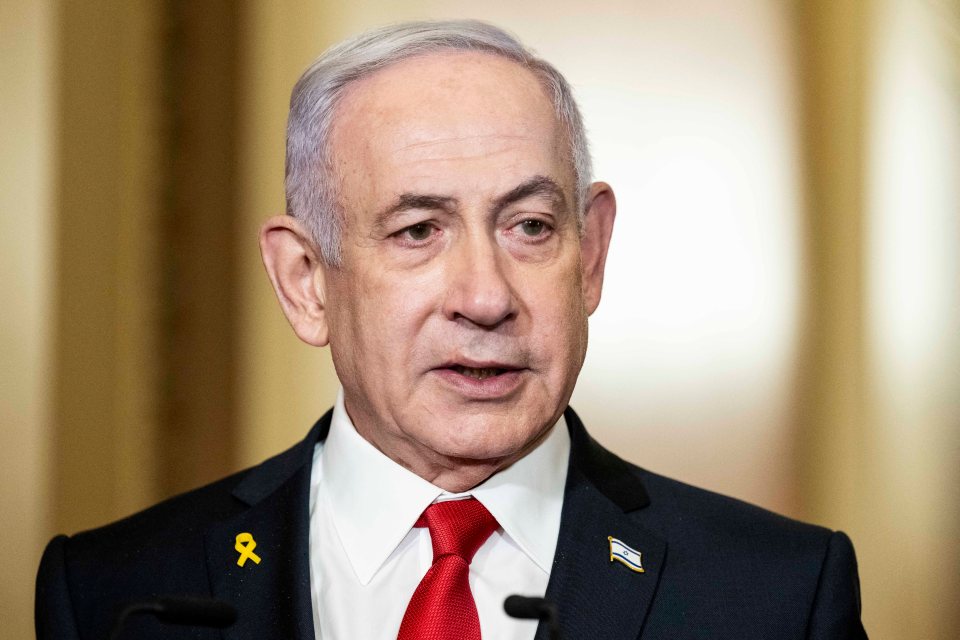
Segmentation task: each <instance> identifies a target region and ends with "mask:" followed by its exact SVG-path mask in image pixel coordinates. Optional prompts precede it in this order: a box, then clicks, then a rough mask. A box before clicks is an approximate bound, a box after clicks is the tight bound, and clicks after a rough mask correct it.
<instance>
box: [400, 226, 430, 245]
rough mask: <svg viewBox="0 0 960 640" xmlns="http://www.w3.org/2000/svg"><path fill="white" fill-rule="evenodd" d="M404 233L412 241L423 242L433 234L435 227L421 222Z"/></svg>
mask: <svg viewBox="0 0 960 640" xmlns="http://www.w3.org/2000/svg"><path fill="white" fill-rule="evenodd" d="M403 233H404V234H405V235H406V236H407V237H408V238H410V239H411V240H415V241H417V242H422V241H424V240H426V239H427V238H429V237H430V235H431V234H432V233H433V227H432V226H430V225H429V224H427V223H425V222H421V223H419V224H415V225H413V226H410V227H407V228H406V229H404V230H403Z"/></svg>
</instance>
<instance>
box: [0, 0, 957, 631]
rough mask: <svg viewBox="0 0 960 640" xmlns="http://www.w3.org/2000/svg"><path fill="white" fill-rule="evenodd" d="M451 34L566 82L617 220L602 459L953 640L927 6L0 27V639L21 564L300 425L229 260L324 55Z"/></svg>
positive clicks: (607, 6) (953, 306)
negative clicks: (513, 38)
mask: <svg viewBox="0 0 960 640" xmlns="http://www.w3.org/2000/svg"><path fill="white" fill-rule="evenodd" d="M453 16H460V17H477V18H483V19H487V20H491V21H493V22H496V23H498V24H500V25H501V26H504V27H506V28H508V29H509V30H511V31H513V32H514V33H516V34H517V35H519V36H520V37H521V38H522V39H523V40H524V41H525V42H526V43H527V44H529V45H531V46H532V47H534V48H535V49H537V50H538V51H539V52H540V53H541V54H542V55H543V56H544V57H546V58H547V59H549V60H551V61H552V62H554V63H555V64H557V66H558V67H559V68H560V69H561V70H562V71H564V72H565V73H566V75H567V76H568V78H569V79H570V80H571V82H572V84H573V85H574V87H575V90H576V92H577V95H578V97H579V99H580V102H581V105H582V107H583V108H584V111H585V117H586V122H587V126H588V129H589V133H590V137H591V140H592V144H593V151H594V156H595V158H596V167H597V172H596V173H597V177H598V178H601V179H604V180H608V181H609V182H611V183H612V184H613V186H614V188H615V189H616V190H617V194H618V200H619V204H620V216H619V218H618V221H617V228H616V232H615V238H614V244H613V247H612V249H611V256H610V266H609V269H610V271H609V274H608V282H607V288H606V290H605V292H604V293H605V295H604V301H603V303H602V304H601V307H600V310H599V311H598V312H597V314H596V315H595V316H594V317H593V319H592V321H591V350H590V353H589V355H588V360H587V363H586V365H585V369H584V373H583V375H582V377H581V381H580V384H579V386H578V388H577V391H576V393H575V396H574V402H573V404H574V406H575V407H576V408H577V409H578V411H579V412H580V413H581V415H583V417H584V419H585V421H586V423H587V425H589V426H590V428H591V430H592V431H593V433H594V435H595V436H596V437H597V438H598V439H600V440H601V441H602V442H604V443H606V444H607V445H609V446H611V447H612V448H614V449H615V450H617V451H618V452H620V453H621V454H622V455H624V456H625V457H627V458H629V459H631V460H633V461H635V462H637V463H639V464H641V465H644V466H646V467H649V468H651V469H653V470H655V471H658V472H661V473H666V474H669V475H673V476H676V477H679V478H681V479H684V480H687V481H689V482H692V483H695V484H698V485H702V486H706V487H708V488H712V489H715V490H718V491H721V492H725V493H729V494H732V495H735V496H738V497H740V498H743V499H746V500H750V501H753V502H756V503H758V504H761V505H763V506H766V507H768V508H771V509H774V510H777V511H780V512H782V513H786V514H788V515H791V516H794V517H798V518H803V519H806V520H810V521H813V522H817V523H820V524H824V525H826V526H829V527H832V528H838V529H843V530H845V531H847V532H848V533H849V534H850V535H851V537H852V538H853V540H854V543H855V545H856V548H857V552H858V555H859V559H860V572H861V583H862V589H863V603H864V614H863V615H864V620H865V623H866V626H867V629H868V631H869V632H870V633H871V636H872V637H876V638H910V639H914V638H924V639H926V638H930V639H944V640H946V639H948V638H949V639H952V638H957V637H960V614H958V610H960V607H958V604H960V551H958V549H960V507H958V505H960V3H957V2H956V1H955V0H941V1H938V0H859V1H855V0H809V1H804V2H800V1H797V2H787V1H775V0H724V1H723V2H708V1H706V0H648V1H627V0H607V1H602V0H601V1H598V2H591V3H586V2H571V1H558V2H550V3H534V2H529V3H524V2H516V1H515V0H512V1H509V2H505V1H499V0H497V1H491V2H485V3H475V2H466V1H460V0H447V1H444V2H440V1H429V0H409V1H404V2H375V3H360V2H355V3H354V2H351V3H329V2H316V1H312V2H311V1H309V0H278V1H267V0H249V1H247V2H242V3H236V2H230V1H228V0H206V1H204V2H190V1H188V0H129V1H121V0H93V1H87V2H78V1H66V0H65V1H60V2H58V1H55V0H4V2H2V3H0V115H2V118H0V140H2V147H0V149H2V152H0V274H2V277H0V301H2V307H3V311H2V313H0V410H2V414H0V424H2V431H0V514H2V518H3V520H4V521H5V522H6V525H5V529H4V531H3V554H4V555H3V571H0V620H3V625H2V626H0V637H2V638H10V639H11V640H12V639H14V638H25V637H30V635H31V634H32V600H33V580H34V574H35V570H36V566H37V563H38V561H39V557H40V553H41V551H42V548H43V545H44V543H45V542H46V540H47V539H48V538H49V537H50V536H51V535H53V534H55V533H57V532H75V531H78V530H80V529H83V528H88V527H92V526H96V525H99V524H103V523H105V522H107V521H110V520H112V519H115V518H117V517H120V516H123V515H125V514H128V513H130V512H132V511H134V510H137V509H140V508H142V507H144V506H146V505H148V504H151V503H153V502H155V501H157V500H159V499H161V498H163V497H166V496H169V495H172V494H173V493H176V492H179V491H183V490H186V489H188V488H190V487H193V486H196V485H198V484H201V483H203V482H206V481H208V480H212V479H214V478H216V477H219V476H222V475H224V474H226V473H228V472H230V471H232V470H235V469H239V468H241V467H243V466H246V465H249V464H252V463H255V462H257V461H259V460H261V459H263V458H265V457H267V456H269V455H271V454H273V453H275V452H278V451H280V450H281V449H283V448H285V447H287V446H289V445H290V444H292V443H293V442H295V441H296V440H297V439H299V438H300V437H302V435H303V434H304V433H305V431H306V430H307V428H308V427H309V426H310V424H312V421H313V420H314V419H315V418H316V417H317V416H319V415H320V414H321V413H322V412H323V411H324V410H325V409H326V408H327V406H328V405H329V404H330V403H331V402H332V399H333V397H334V393H335V391H336V380H335V378H334V376H333V374H332V368H331V366H330V363H329V358H328V355H327V353H326V352H325V351H323V352H319V351H315V350H312V349H310V348H308V347H305V346H303V345H301V344H299V343H298V342H297V341H296V339H295V337H294V336H293V333H292V332H291V331H290V330H289V329H288V327H287V326H286V324H285V321H284V320H283V318H282V316H281V314H280V312H279V309H278V307H277V306H276V304H275V302H274V300H273V295H272V292H271V291H270V289H269V287H268V283H267V280H266V277H265V276H264V275H263V274H262V272H261V267H260V263H259V255H258V251H257V247H256V238H255V234H256V229H257V226H258V223H259V222H260V221H261V220H263V219H264V218H265V217H267V216H268V215H270V214H274V213H277V212H280V211H282V210H283V191H282V178H283V128H284V124H285V118H286V103H287V99H288V95H289V91H290V88H291V86H292V84H293V82H294V81H295V80H296V78H297V76H298V75H299V73H300V71H301V70H302V69H303V68H304V67H305V66H306V65H307V63H308V62H309V61H310V60H311V59H313V58H314V57H315V56H316V55H318V54H319V53H320V52H321V51H322V50H323V49H325V48H326V47H327V46H329V45H330V44H332V43H334V42H336V41H338V40H340V39H341V38H343V37H345V36H347V35H349V34H352V33H355V32H356V31H359V30H361V29H364V28H367V27H370V26H375V25H379V24H383V23H386V22H391V21H396V20H401V19H408V18H424V17H426V18H442V17H453Z"/></svg>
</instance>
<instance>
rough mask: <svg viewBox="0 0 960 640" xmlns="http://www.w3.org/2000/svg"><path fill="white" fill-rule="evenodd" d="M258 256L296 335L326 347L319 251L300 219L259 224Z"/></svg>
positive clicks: (323, 284)
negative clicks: (261, 259)
mask: <svg viewBox="0 0 960 640" xmlns="http://www.w3.org/2000/svg"><path fill="white" fill-rule="evenodd" d="M260 256H261V257H262V258H263V266H264V267H266V269H267V276H269V277H270V283H271V284H273V290H274V291H275V292H276V294H277V299H278V300H279V301H280V307H281V308H282V309H283V314H284V315H285V316H287V320H288V321H289V322H290V326H291V327H293V330H294V332H296V334H297V336H298V337H299V338H300V339H301V340H303V341H304V342H306V343H307V344H310V345H313V346H315V347H323V346H326V345H327V343H328V342H329V341H330V340H329V333H330V332H329V327H328V325H327V314H326V297H327V295H326V282H325V279H324V273H323V268H322V267H323V265H322V264H321V262H320V255H319V252H318V251H317V250H316V248H315V247H314V244H313V241H312V240H311V239H310V235H309V234H308V233H307V231H306V229H304V227H303V225H302V224H300V221H299V220H297V219H296V218H294V217H292V216H274V217H273V218H270V219H269V220H267V221H266V222H264V223H263V226H261V227H260Z"/></svg>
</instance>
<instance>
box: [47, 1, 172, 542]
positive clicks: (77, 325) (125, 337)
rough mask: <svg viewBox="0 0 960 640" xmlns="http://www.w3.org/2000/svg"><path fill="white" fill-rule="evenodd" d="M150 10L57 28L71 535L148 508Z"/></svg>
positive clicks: (63, 425) (59, 433) (63, 481)
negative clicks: (79, 530)
mask: <svg viewBox="0 0 960 640" xmlns="http://www.w3.org/2000/svg"><path fill="white" fill-rule="evenodd" d="M158 9H159V6H158V3H156V2H151V1H150V0H134V1H122V0H100V1H98V2H63V3H61V4H60V15H59V23H58V25H59V30H58V36H57V37H58V40H59V54H58V56H57V63H58V65H59V92H58V96H57V111H56V114H57V115H56V117H57V119H58V132H57V136H56V142H57V148H56V153H57V155H58V172H59V175H58V189H57V195H58V198H59V207H58V215H57V222H56V235H57V242H56V258H55V260H56V265H57V266H56V272H55V274H56V275H55V277H56V282H57V289H56V295H55V309H56V318H55V327H54V331H55V336H54V340H55V350H56V352H55V359H56V368H55V371H54V373H53V379H54V385H55V386H54V416H53V418H54V421H55V436H54V438H53V442H52V446H53V451H52V455H53V458H52V460H53V472H54V474H53V477H54V492H53V500H54V508H55V512H56V518H55V523H54V524H55V528H56V529H57V530H58V531H67V532H74V531H77V530H78V529H81V528H85V527H90V526H94V525H98V524H102V523H104V522H107V521H109V520H112V519H115V518H116V517H118V516H119V515H121V514H123V513H128V512H131V511H133V510H135V509H137V508H142V507H143V506H146V505H147V504H149V503H150V502H152V501H153V500H154V499H155V498H156V485H157V473H156V462H157V461H156V429H157V394H156V387H157V372H158V369H157V353H158V352H157V348H156V346H157V303H156V296H157V291H158V284H159V282H158V277H159V276H158V271H159V269H158V252H157V246H156V237H157V232H158V220H157V218H158V212H159V205H158V203H159V201H160V185H161V180H160V175H161V174H162V172H161V170H160V161H159V148H158V138H159V133H160V128H161V121H160V115H159V107H158V103H159V91H160V86H161V83H160V77H159V76H160V74H159V71H158V70H159V69H160V66H161V64H160V63H161V55H160V46H159V37H158V29H159V26H160V20H159V17H160V14H159V11H158Z"/></svg>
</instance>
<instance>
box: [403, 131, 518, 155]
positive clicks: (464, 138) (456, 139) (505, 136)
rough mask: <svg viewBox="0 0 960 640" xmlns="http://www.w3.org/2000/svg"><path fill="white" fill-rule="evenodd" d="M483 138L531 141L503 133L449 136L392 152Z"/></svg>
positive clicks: (412, 144)
mask: <svg viewBox="0 0 960 640" xmlns="http://www.w3.org/2000/svg"><path fill="white" fill-rule="evenodd" d="M485 138H492V139H497V140H533V138H532V137H530V136H525V135H509V134H504V133H478V134H476V135H471V136H450V137H448V138H438V139H435V140H420V141H417V142H411V143H409V144H404V145H401V146H399V147H396V148H395V149H394V151H407V150H410V149H420V148H423V147H431V146H436V145H441V144H449V143H455V142H468V141H470V140H482V139H485Z"/></svg>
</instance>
